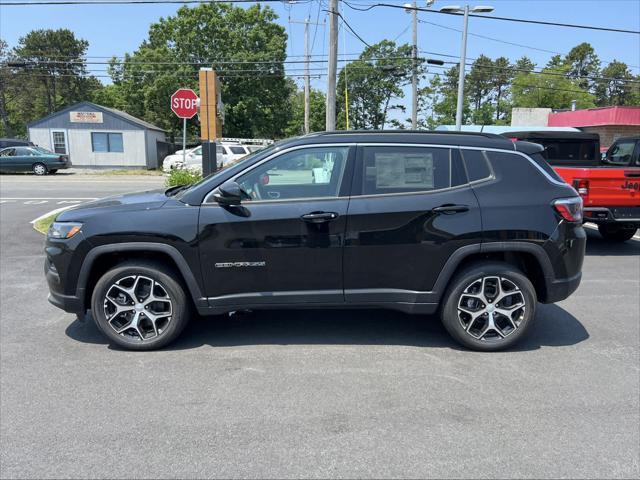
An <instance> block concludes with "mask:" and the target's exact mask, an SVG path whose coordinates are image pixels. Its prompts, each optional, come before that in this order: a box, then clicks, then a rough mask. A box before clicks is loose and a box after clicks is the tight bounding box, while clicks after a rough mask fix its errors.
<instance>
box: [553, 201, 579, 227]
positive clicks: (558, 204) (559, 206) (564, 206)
mask: <svg viewBox="0 0 640 480" xmlns="http://www.w3.org/2000/svg"><path fill="white" fill-rule="evenodd" d="M553 208H555V210H556V212H558V213H559V214H560V216H561V217H562V218H564V219H565V220H566V221H567V222H581V221H582V198H580V197H571V198H560V199H558V200H555V201H554V202H553Z"/></svg>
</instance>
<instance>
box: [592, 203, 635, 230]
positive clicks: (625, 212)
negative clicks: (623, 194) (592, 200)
mask: <svg viewBox="0 0 640 480" xmlns="http://www.w3.org/2000/svg"><path fill="white" fill-rule="evenodd" d="M584 220H585V222H593V223H617V224H621V225H623V224H629V226H632V225H636V226H638V225H640V207H585V209H584Z"/></svg>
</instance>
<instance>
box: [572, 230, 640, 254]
mask: <svg viewBox="0 0 640 480" xmlns="http://www.w3.org/2000/svg"><path fill="white" fill-rule="evenodd" d="M585 230H586V232H587V249H586V251H585V255H597V256H602V257H607V256H615V257H625V256H627V257H628V256H630V255H631V256H632V255H640V240H638V239H636V238H633V239H631V240H627V241H626V242H612V241H610V240H605V239H604V238H602V237H601V236H600V234H599V233H598V232H595V231H593V230H590V229H585Z"/></svg>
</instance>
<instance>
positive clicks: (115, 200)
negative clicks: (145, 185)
mask: <svg viewBox="0 0 640 480" xmlns="http://www.w3.org/2000/svg"><path fill="white" fill-rule="evenodd" d="M164 192H165V189H158V190H148V191H145V192H133V193H125V194H121V195H114V196H111V197H105V198H101V199H99V200H93V201H91V202H87V203H83V204H81V205H78V206H75V207H72V208H70V209H69V210H65V211H63V212H61V213H60V214H59V215H58V217H57V218H56V220H57V221H59V222H75V221H82V220H83V219H85V218H87V217H88V216H92V215H96V214H102V213H111V212H127V211H133V210H152V209H156V208H160V207H161V206H162V205H164V204H165V203H166V201H167V196H166V195H165V194H164Z"/></svg>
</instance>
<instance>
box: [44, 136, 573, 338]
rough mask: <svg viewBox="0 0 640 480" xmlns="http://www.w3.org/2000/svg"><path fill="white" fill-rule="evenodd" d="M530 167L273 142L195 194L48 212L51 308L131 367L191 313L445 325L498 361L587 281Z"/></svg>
mask: <svg viewBox="0 0 640 480" xmlns="http://www.w3.org/2000/svg"><path fill="white" fill-rule="evenodd" d="M541 152H542V148H541V147H540V146H539V145H535V144H531V143H525V142H516V143H513V142H511V141H510V140H509V139H506V138H504V137H501V136H497V135H490V134H461V133H428V132H340V133H338V132H336V133H319V134H312V135H307V136H304V137H300V138H294V139H291V140H287V141H283V142H281V143H278V144H275V145H273V146H271V147H269V148H267V149H265V150H261V151H259V152H256V153H255V154H252V155H250V156H248V157H246V158H245V159H244V160H242V161H241V162H240V163H238V164H236V165H233V166H231V167H229V168H227V169H225V170H223V171H220V172H218V173H217V174H215V175H213V176H210V177H208V178H206V179H204V180H202V181H201V182H200V183H198V184H196V185H194V186H191V187H174V188H170V189H168V190H166V191H149V192H142V193H133V194H128V195H121V196H114V197H109V198H105V199H103V200H98V201H95V202H91V203H87V204H84V205H82V206H79V207H76V208H73V209H71V210H67V211H65V212H63V213H60V214H59V215H58V217H57V219H56V222H55V223H54V224H53V225H52V227H51V229H50V231H49V234H48V238H47V242H46V249H45V250H46V264H45V273H46V277H47V281H48V284H49V289H50V296H49V300H50V301H51V302H52V303H53V304H54V305H56V306H58V307H60V308H62V309H64V310H66V311H68V312H74V313H77V314H84V312H85V311H86V310H87V309H91V310H92V313H93V317H94V319H95V322H96V324H97V325H98V327H99V328H100V330H102V332H103V333H104V334H105V335H106V336H107V337H108V338H109V340H110V341H111V342H113V343H115V344H117V345H120V346H122V347H125V348H129V349H135V350H147V349H153V348H160V347H162V346H164V345H166V344H168V343H169V342H170V341H172V340H174V339H175V338H176V337H177V336H178V335H179V333H180V332H181V330H182V329H183V328H184V326H185V324H186V323H187V321H188V319H189V315H190V312H191V310H192V309H195V310H196V311H197V312H198V313H200V314H201V315H211V314H221V313H225V312H230V311H236V310H244V309H252V310H254V309H266V308H272V309H274V308H276V309H280V308H320V307H334V308H335V307H341V308H350V307H358V308H363V307H364V308H371V307H379V308H390V309H396V310H401V311H403V312H408V313H415V314H433V313H436V312H439V314H440V316H441V318H442V321H443V323H444V325H445V327H446V328H447V330H448V331H449V332H450V333H451V335H452V336H453V337H454V338H455V339H456V340H457V341H459V342H460V343H462V344H463V345H466V346H467V347H470V348H473V349H478V350H497V349H500V348H505V347H508V346H510V345H512V344H513V343H515V342H516V341H517V340H518V339H520V338H521V337H522V336H523V335H524V334H525V332H526V331H527V330H528V329H529V327H530V325H531V323H532V321H533V318H534V315H535V309H536V302H537V301H540V302H546V303H549V302H556V301H558V300H562V299H564V298H567V297H568V296H569V295H570V294H571V293H572V292H573V291H574V290H575V289H576V288H577V287H578V284H579V283H580V278H581V267H582V261H583V257H584V249H585V233H584V230H583V229H582V226H581V225H582V201H581V199H580V197H579V196H578V195H577V194H576V192H575V190H573V188H572V187H570V186H569V185H567V184H565V183H564V182H563V181H562V180H561V179H560V178H559V177H558V176H557V175H556V173H555V172H554V171H553V169H552V168H551V167H549V165H548V163H547V162H546V161H545V160H544V158H543V157H542V155H541Z"/></svg>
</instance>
